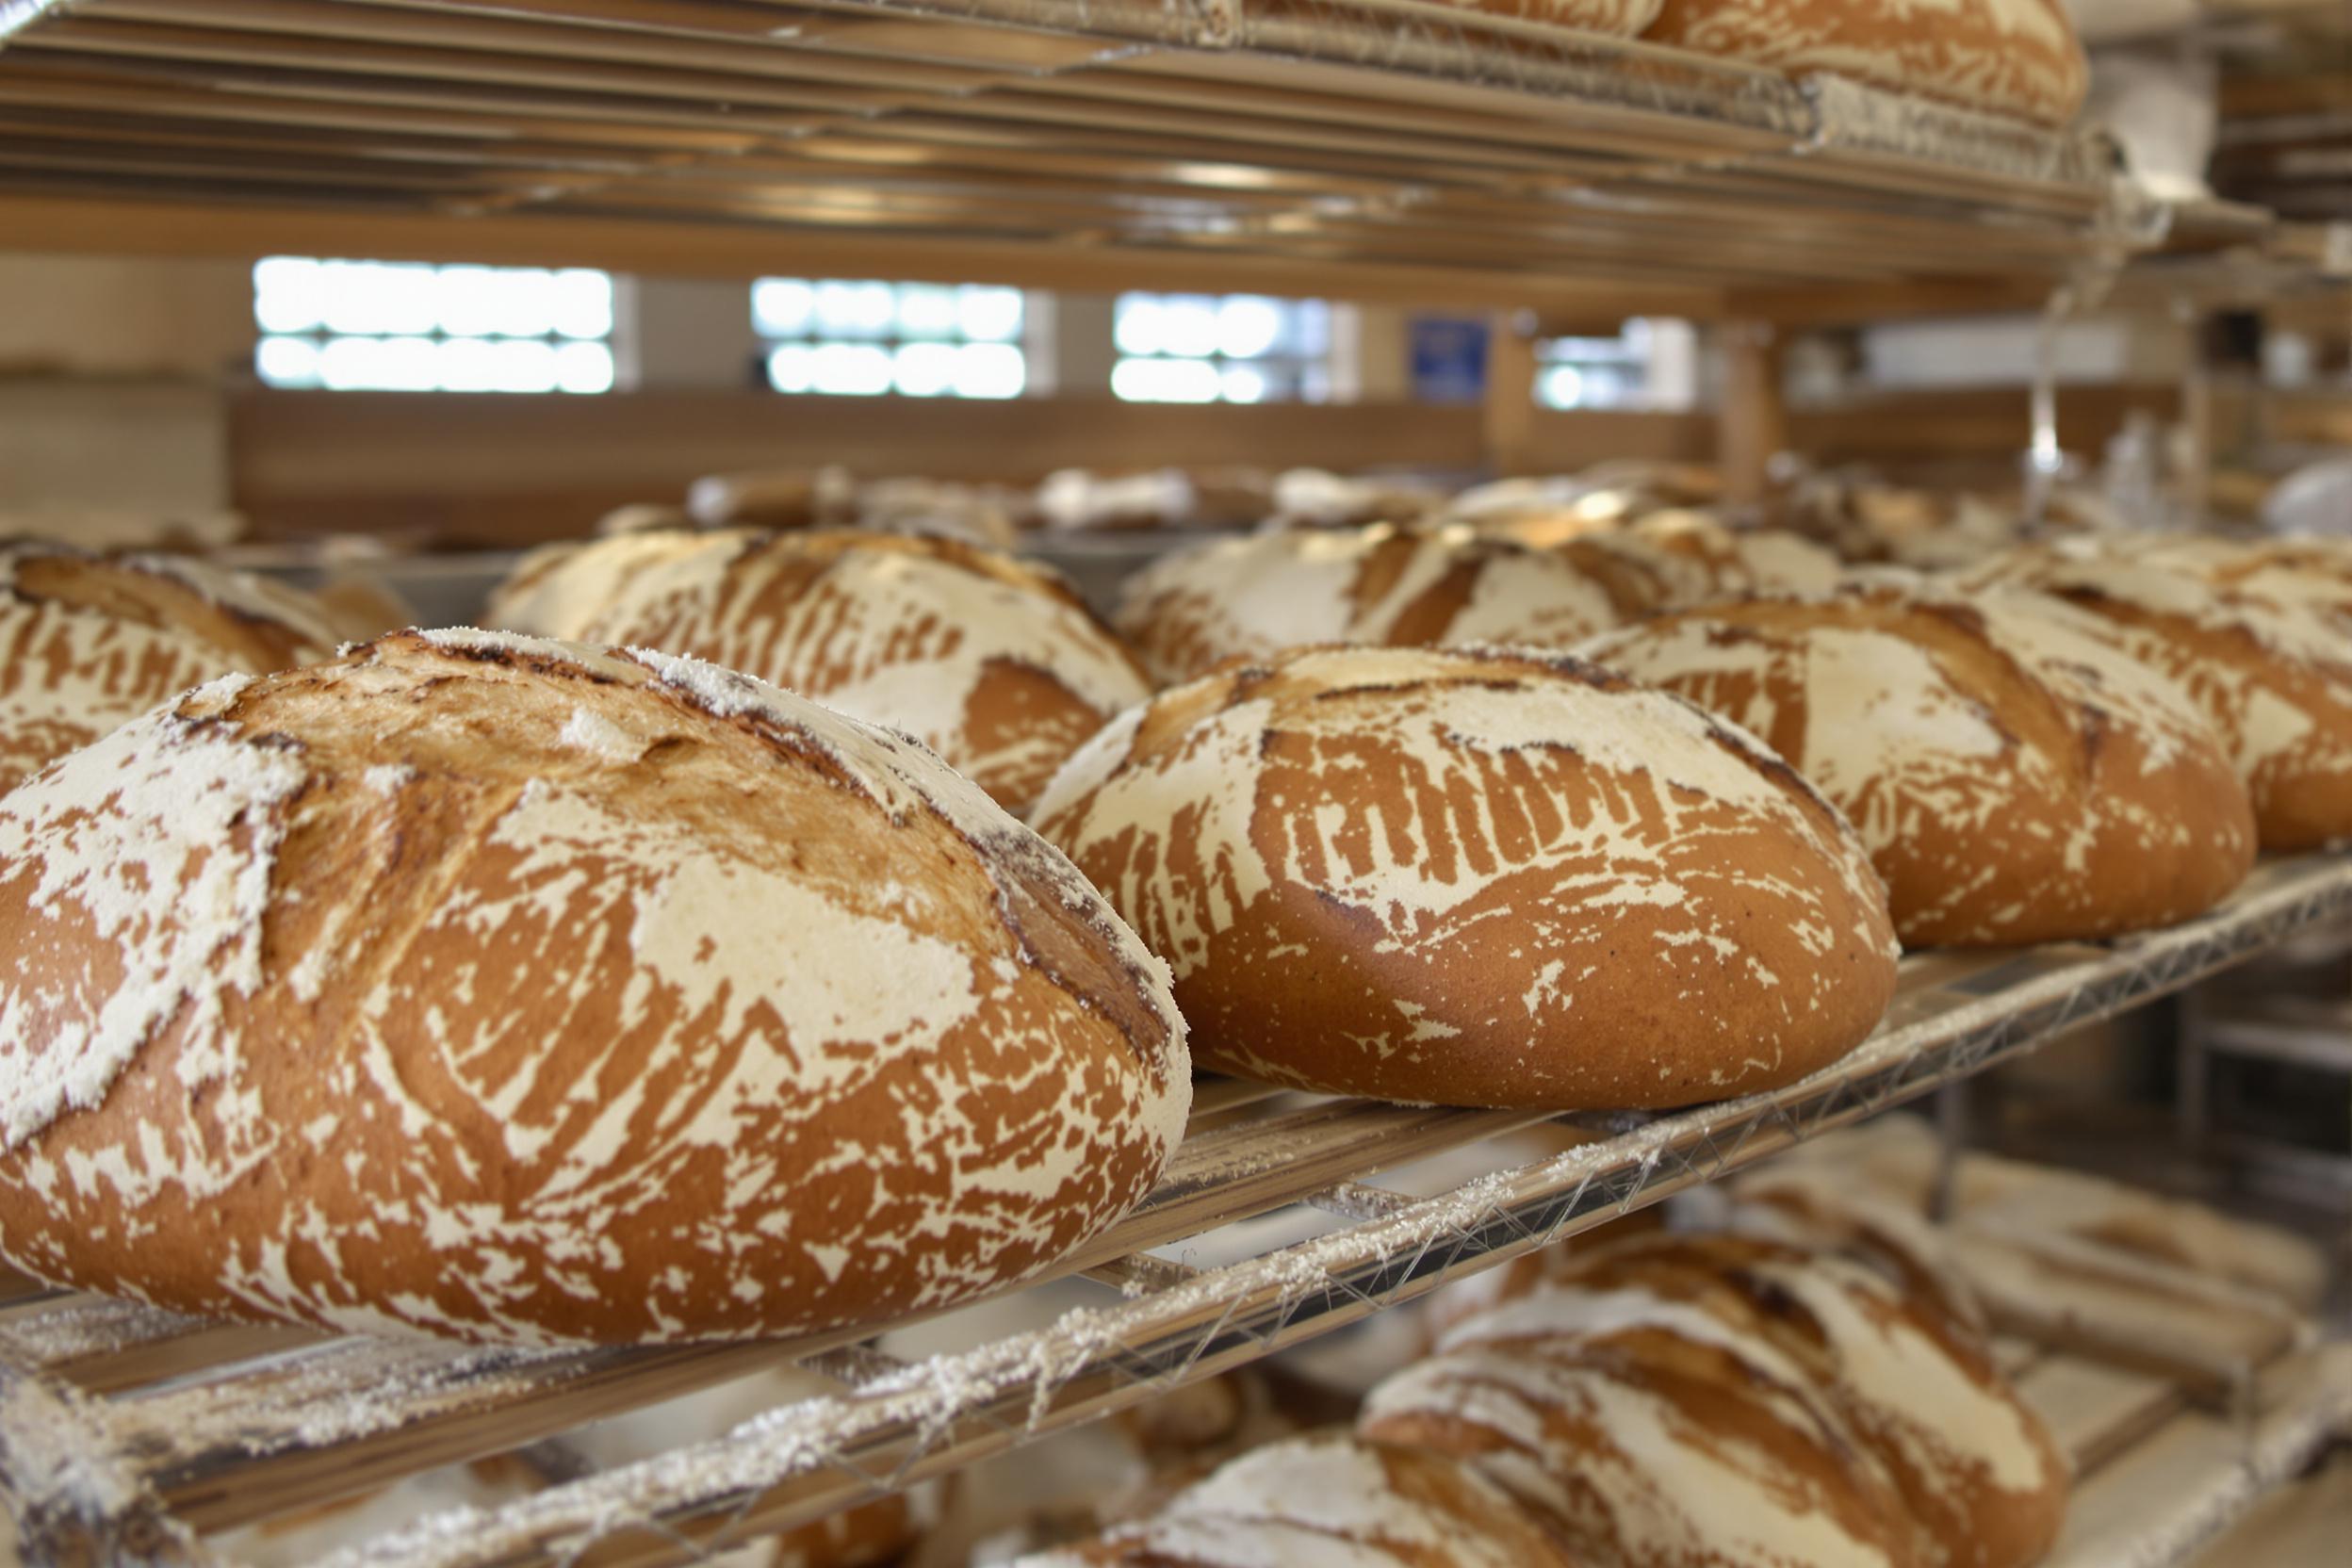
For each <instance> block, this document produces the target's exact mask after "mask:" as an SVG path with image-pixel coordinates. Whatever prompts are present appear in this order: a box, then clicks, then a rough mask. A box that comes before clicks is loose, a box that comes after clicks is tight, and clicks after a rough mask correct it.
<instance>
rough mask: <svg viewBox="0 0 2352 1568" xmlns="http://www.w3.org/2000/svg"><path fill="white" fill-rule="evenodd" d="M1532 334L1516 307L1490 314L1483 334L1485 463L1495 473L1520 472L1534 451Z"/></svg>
mask: <svg viewBox="0 0 2352 1568" xmlns="http://www.w3.org/2000/svg"><path fill="white" fill-rule="evenodd" d="M1535 344H1536V338H1535V334H1534V332H1533V331H1532V323H1531V322H1528V321H1527V320H1526V319H1523V317H1522V316H1521V314H1520V313H1519V312H1516V311H1505V312H1502V313H1500V314H1498V315H1496V316H1495V323H1494V325H1493V326H1492V327H1491V328H1489V329H1488V332H1487V337H1486V408H1485V421H1484V428H1485V437H1486V463H1487V466H1488V467H1489V468H1490V469H1492V470H1493V471H1494V472H1495V473H1496V474H1498V475H1501V474H1524V473H1527V472H1528V471H1529V467H1530V466H1531V465H1533V464H1534V462H1535V460H1536V453H1535V441H1534V433H1535V412H1536V403H1535V370H1536V363H1535Z"/></svg>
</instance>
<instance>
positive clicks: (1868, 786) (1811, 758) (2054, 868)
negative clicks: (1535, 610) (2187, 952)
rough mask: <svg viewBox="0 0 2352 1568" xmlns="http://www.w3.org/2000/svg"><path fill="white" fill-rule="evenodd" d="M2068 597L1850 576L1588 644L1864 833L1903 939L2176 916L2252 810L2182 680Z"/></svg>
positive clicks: (2246, 855)
mask: <svg viewBox="0 0 2352 1568" xmlns="http://www.w3.org/2000/svg"><path fill="white" fill-rule="evenodd" d="M1584 651H1585V652H1586V654H1587V655H1588V656H1589V657H1591V658H1593V659H1595V660H1597V661H1599V662H1602V663H1605V664H1609V665H1611V666H1612V667H1614V668H1618V669H1621V670H1623V671H1625V673H1626V674H1627V675H1629V676H1632V677H1633V678H1636V679H1641V680H1647V681H1651V682H1654V683H1656V684H1658V685H1660V686H1663V687H1665V688H1666V689H1667V690H1669V691H1673V692H1677V693H1679V694H1682V695H1684V696H1686V697H1689V698H1690V699H1691V700H1692V701H1693V702H1696V703H1698V704H1699V705H1700V706H1702V707H1704V708H1707V710H1709V711H1713V712H1716V713H1719V714H1721V715H1723V717H1724V718H1726V719H1729V720H1730V721H1732V722H1733V723H1735V724H1738V725H1740V726H1741V727H1744V728H1746V729H1748V730H1750V731H1752V732H1754V733H1755V734H1756V735H1757V736H1759V737H1760V738H1761V739H1762V740H1763V741H1764V742H1765V743H1766V744H1768V745H1771V746H1772V747H1773V748H1774V749H1775V750H1777V751H1779V752H1780V753H1781V754H1782V755H1783V756H1785V757H1787V758H1788V759H1789V761H1790V763H1791V764H1793V765H1794V766H1795V767H1796V769H1797V770H1798V771H1799V772H1800V773H1803V774H1804V775H1805V776H1806V777H1807V778H1809V779H1811V780H1812V782H1813V783H1814V784H1815V785H1816V786H1817V787H1818V788H1820V789H1821V792H1823V793H1824V794H1826V795H1827V796H1828V797H1829V798H1830V800H1831V801H1832V802H1833V803H1835V804H1836V805H1837V806H1838V808H1839V809H1841V810H1843V811H1844V812H1845V814H1846V816H1847V817H1848V818H1849V819H1850V820H1851V821H1852V822H1853V823H1854V825H1855V827H1856V828H1857V829H1858V830H1859V831H1860V832H1861V834H1862V837H1863V840H1864V841H1865V842H1866V843H1868V844H1869V845H1870V856H1871V859H1872V862H1873V863H1874V864H1875V865H1876V866H1877V868H1878V872H1879V874H1880V875H1881V876H1883V877H1884V878H1885V879H1886V881H1887V890H1888V895H1889V899H1890V902H1891V904H1892V906H1893V908H1894V914H1895V928H1896V931H1897V932H1898V933H1899V934H1900V935H1901V936H1902V938H1903V941H1904V942H1905V943H1907V944H1910V945H1914V946H1928V945H1937V944H1946V943H1975V944H1983V943H1992V944H2007V943H2023V942H2038V941H2057V940H2065V939H2086V938H2095V937H2105V936H2112V935H2115V934H2117V933H2120V932H2125V931H2132V930H2139V929H2144V928H2147V927H2149V926H2159V925H2168V924H2171V923H2175V922H2178V921H2180V920H2184V919H2187V918H2188V917H2189V916H2191V915H2194V914H2197V913H2198V912H2200V911H2201V910H2203V909H2206V908H2208V907H2211V906H2212V905H2213V903H2215V902H2216V901H2217V900H2219V899H2220V898H2221V897H2223V896H2224V895H2225V894H2227V893H2228V892H2229V890H2230V889H2232V888H2234V887H2236V886H2237V884H2238V883H2239V882H2240V881H2241V880H2242V879H2243V878H2244V877H2245V875H2246V872H2247V870H2248V869H2249V868H2250V867H2251V866H2252V864H2253V860H2254V823H2253V814H2252V808H2251V806H2250V805H2249V803H2248V802H2247V800H2246V792H2245V791H2244V790H2243V788H2241V787H2240V785H2239V783H2238V780H2237V777H2236V775H2235V771H2234V770H2233V769H2232V767H2231V766H2230V763H2229V758H2228V757H2227V755H2225V753H2224V752H2223V750H2222V747H2221V744H2220V741H2219V738H2218V737H2216V736H2214V735H2213V733H2212V732H2211V729H2210V727H2209V726H2208V725H2207V724H2206V723H2205V722H2204V721H2203V719H2202V718H2201V716H2200V715H2199V714H2197V712H2196V711H2194V710H2193V709H2192V708H2191V707H2190V706H2189V705H2188V703H2187V702H2186V701H2185V699H2184V698H2182V697H2181V696H2180V694H2176V693H2175V692H2174V691H2173V690H2172V689H2170V688H2169V687H2168V686H2167V685H2165V684H2164V682H2162V681H2159V680H2157V679H2155V678H2153V677H2151V676H2150V675H2148V672H2146V671H2145V670H2144V669H2142V668H2141V667H2140V666H2139V665H2137V664H2135V663H2133V662H2131V661H2130V660H2128V659H2125V658H2122V657H2120V656H2118V655H2117V654H2116V653H2115V652H2114V651H2113V650H2112V649H2111V648H2110V647H2108V646H2107V645H2105V644H2103V643H2102V642H2100V641H2099V637H2098V635H2096V634H2095V629H2090V628H2085V627H2084V626H2083V625H2082V617H2080V616H2078V615H2073V614H2071V613H2067V612H2066V609H2065V607H2063V606H2060V605H2053V604H2049V603H2046V602H2043V601H2037V600H2034V599H2031V598H2028V597H2025V596H2016V595H2010V596H1979V597H1977V598H1975V599H1966V598H1961V597H1955V596H1948V595H1942V594H1936V593H1927V592H1919V593H1911V592H1904V591H1901V590H1897V589H1893V588H1885V587H1875V588H1854V589H1849V590H1847V591H1845V592H1843V593H1840V594H1836V595H1830V596H1821V597H1777V596H1775V597H1751V598H1747V599H1741V600H1734V601H1726V602H1723V603H1719V604H1715V605H1711V606H1707V607H1706V608H1703V609H1699V610H1694V611H1689V612H1684V613H1670V614H1666V615H1661V616H1658V617H1656V618H1654V619H1651V620H1649V621H1645V622H1643V623H1642V624H1641V625H1639V626H1634V627H1629V628H1626V629H1623V630H1620V631H1617V632H1613V633H1609V634H1606V635H1604V636H1602V637H1601V638H1599V639H1597V640H1595V641H1594V642H1593V643H1591V644H1588V645H1586V647H1585V649H1584Z"/></svg>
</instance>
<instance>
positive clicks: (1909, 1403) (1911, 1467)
mask: <svg viewBox="0 0 2352 1568" xmlns="http://www.w3.org/2000/svg"><path fill="white" fill-rule="evenodd" d="M1637 1293H1638V1294H1640V1295H1642V1296H1646V1297H1649V1298H1652V1299H1656V1300H1658V1301H1661V1302H1673V1303H1679V1304H1683V1305H1687V1306H1691V1307H1696V1308H1698V1309H1699V1310H1701V1311H1703V1312H1705V1313H1707V1315H1709V1316H1711V1317H1713V1318H1715V1319H1717V1320H1719V1321H1720V1322H1722V1323H1723V1325H1724V1326H1725V1327H1727V1328H1729V1329H1731V1330H1733V1331H1737V1332H1739V1333H1740V1334H1743V1335H1750V1336H1754V1337H1756V1338H1757V1339H1760V1340H1762V1341H1766V1342H1769V1343H1770V1344H1772V1346H1773V1347H1775V1348H1777V1349H1778V1350H1780V1351H1781V1352H1782V1353H1784V1354H1785V1355H1787V1356H1788V1357H1789V1359H1790V1360H1791V1361H1792V1362H1793V1363H1795V1364H1797V1365H1799V1366H1801V1367H1803V1368H1804V1369H1805V1372H1806V1373H1807V1374H1808V1375H1809V1377H1810V1378H1811V1380H1813V1382H1814V1383H1815V1385H1816V1386H1818V1387H1819V1388H1821V1389H1822V1390H1823V1391H1825V1392H1826V1394H1827V1395H1828V1396H1829V1397H1830V1399H1831V1402H1832V1403H1833V1404H1834V1405H1835V1407H1836V1409H1837V1411H1838V1414H1839V1415H1840V1416H1841V1417H1842V1418H1843V1420H1844V1421H1845V1422H1846V1423H1847V1424H1848V1425H1849V1426H1850V1428H1851V1429H1852V1430H1853V1432H1854V1435H1855V1436H1856V1437H1857V1438H1858V1440H1859V1441H1860V1443H1861V1444H1862V1445H1863V1446H1865V1447H1866V1448H1867V1449H1869V1450H1870V1453H1871V1454H1872V1455H1873V1456H1874V1457H1875V1459H1876V1460H1877V1462H1879V1463H1880V1464H1882V1465H1884V1466H1885V1468H1886V1471H1887V1475H1888V1476H1889V1477H1890V1478H1891V1479H1892V1480H1893V1483H1894V1487H1895V1490H1896V1492H1897V1494H1898V1495H1900V1496H1901V1498H1902V1501H1903V1508H1904V1509H1905V1510H1906V1511H1907V1512H1908V1513H1909V1515H1910V1516H1911V1517H1912V1518H1913V1519H1915V1520H1917V1521H1918V1523H1919V1525H1920V1527H1922V1529H1923V1532H1924V1537H1925V1545H1924V1548H1923V1552H1922V1555H1923V1557H1924V1558H1925V1560H1928V1561H1930V1562H1934V1563H1938V1564H1942V1565H1945V1568H2025V1565H2026V1564H2029V1563H2032V1562H2034V1561H2037V1560H2040V1558H2041V1557H2042V1555H2043V1554H2044V1553H2045V1552H2046V1551H2048V1550H2049V1548H2050V1544H2051V1542H2052V1541H2054V1540H2055V1539H2056V1537H2057V1533H2058V1529H2059V1527H2060V1525H2061V1524H2063V1523H2064V1521H2065V1517H2066V1498H2067V1494H2068V1491H2069V1483H2068V1469H2069V1467H2068V1462H2067V1460H2066V1455H2065V1454H2064V1453H2063V1452H2062V1451H2061V1450H2060V1448H2059V1447H2058V1445H2057V1442H2056V1440H2055V1439H2054V1438H2053V1437H2052V1436H2051V1434H2050V1429H2049V1428H2048V1427H2047V1426H2046V1425H2045V1424H2044V1423H2043V1422H2042V1420H2041V1418H2040V1417H2039V1416H2038V1415H2037V1414H2035V1413H2034V1410H2033V1408H2032V1407H2031V1406H2030V1405H2028V1404H2027V1403H2026V1402H2025V1401H2024V1400H2023V1399H2021V1398H2019V1397H2017V1394H2016V1393H2015V1391H2013V1390H2012V1389H2011V1388H2010V1387H2009V1384H2008V1380H2007V1379H2006V1378H2005V1377H2003V1376H2002V1374H2001V1370H2000V1368H1999V1366H1998V1365H1997V1364H1995V1362H1994V1360H1993V1355H1992V1350H1991V1348H1990V1347H1989V1346H1988V1345H1987V1344H1986V1343H1985V1340H1984V1339H1983V1337H1982V1336H1981V1335H1979V1334H1978V1333H1976V1332H1975V1331H1973V1330H1971V1329H1969V1328H1968V1326H1967V1325H1966V1324H1964V1323H1962V1322H1961V1321H1960V1320H1959V1319H1957V1318H1955V1317H1953V1316H1952V1315H1949V1314H1947V1313H1946V1312H1945V1311H1944V1310H1943V1309H1942V1308H1941V1307H1940V1306H1939V1305H1938V1304H1937V1302H1936V1299H1934V1298H1933V1297H1929V1296H1921V1295H1915V1294H1911V1293H1907V1292H1904V1291H1903V1290H1900V1289H1897V1288H1895V1287H1893V1286H1892V1285H1890V1284H1889V1283H1888V1282H1887V1281H1886V1280H1885V1279H1884V1278H1883V1277H1882V1276H1878V1275H1875V1274H1872V1273H1870V1272H1869V1271H1868V1270H1866V1269H1864V1268H1862V1267H1861V1266H1858V1265H1856V1264H1854V1263H1851V1262H1848V1261H1846V1260H1844V1259H1841V1258H1838V1257H1836V1256H1833V1255H1829V1254H1824V1253H1819V1252H1815V1251H1811V1250H1805V1249H1801V1248H1795V1247H1789V1246H1785V1245H1781V1244H1778V1243H1774V1242H1770V1241H1762V1240H1756V1239H1754V1238H1751V1237H1746V1236H1735V1235H1723V1234H1713V1235H1658V1236H1648V1237H1642V1238H1638V1239H1634V1240H1630V1241H1626V1242H1621V1243H1619V1244H1617V1245H1614V1246H1611V1247H1608V1248H1603V1249H1600V1250H1593V1251H1580V1252H1577V1253H1575V1254H1574V1255H1565V1254H1563V1255H1560V1257H1559V1258H1558V1260H1557V1261H1556V1262H1554V1263H1552V1264H1551V1265H1550V1266H1548V1267H1547V1268H1545V1269H1544V1271H1543V1272H1542V1273H1541V1275H1540V1276H1539V1277H1538V1278H1535V1279H1532V1280H1529V1281H1528V1282H1526V1283H1524V1284H1523V1285H1522V1286H1521V1287H1520V1288H1519V1290H1518V1291H1517V1292H1516V1293H1515V1295H1516V1297H1517V1298H1518V1299H1525V1298H1527V1297H1528V1296H1532V1295H1539V1294H1540V1295H1543V1296H1545V1297H1547V1298H1550V1299H1555V1300H1558V1301H1560V1302H1562V1303H1566V1302H1571V1301H1574V1302H1577V1303H1579V1304H1580V1305H1581V1306H1582V1307H1584V1308H1585V1309H1586V1310H1587V1312H1588V1313H1592V1312H1593V1310H1594V1309H1597V1310H1598V1311H1601V1312H1607V1311H1613V1310H1615V1308H1616V1305H1617V1303H1620V1302H1622V1301H1624V1300H1625V1299H1628V1298H1629V1297H1631V1296H1632V1295H1634V1294H1637ZM1504 1299H1505V1300H1509V1299H1512V1298H1511V1295H1509V1294H1507V1295H1506V1296H1505V1297H1504ZM1575 1316H1576V1314H1573V1313H1565V1312H1563V1313H1561V1314H1560V1320H1562V1321H1569V1320H1573V1318H1574V1317H1575Z"/></svg>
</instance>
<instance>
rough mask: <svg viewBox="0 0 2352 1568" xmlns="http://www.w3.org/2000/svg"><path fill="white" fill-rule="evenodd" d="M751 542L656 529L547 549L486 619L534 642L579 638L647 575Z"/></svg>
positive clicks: (529, 559)
mask: <svg viewBox="0 0 2352 1568" xmlns="http://www.w3.org/2000/svg"><path fill="white" fill-rule="evenodd" d="M748 537H750V535H749V534H748V533H746V532H744V531H740V530H738V531H717V532H708V533H706V532H703V531H699V530H696V529H692V528H650V529H640V530H632V531H628V532H623V533H613V534H610V535H608V536H606V537H604V538H601V539H580V540H566V541H564V543H562V544H559V545H542V546H540V547H538V548H537V549H535V550H532V551H531V553H530V554H528V555H526V556H524V557H523V558H522V560H520V561H518V562H516V563H515V569H514V570H513V571H511V572H509V573H508V574H507V576H506V580H505V581H503V582H501V583H499V584H498V586H497V587H496V588H494V589H492V590H491V591H490V599H489V602H488V604H486V605H485V606H484V607H483V609H482V619H483V620H484V621H485V622H487V623H488V624H489V625H491V626H493V627H496V628H498V629H499V630H502V631H519V632H522V633H523V634H525V635H526V636H531V637H557V638H578V637H580V636H581V635H582V634H584V633H585V632H586V631H587V629H588V628H589V626H590V624H591V623H593V622H594V621H595V620H596V617H597V616H598V615H601V614H603V613H605V611H606V610H608V609H610V608H611V607H612V604H613V600H614V599H616V598H618V597H619V596H620V595H621V591H622V590H623V589H625V588H627V587H628V586H629V584H630V583H631V582H633V581H635V580H637V578H638V576H639V575H640V574H642V573H644V572H645V571H648V570H650V569H651V568H653V567H655V566H659V565H662V564H665V563H667V562H671V561H676V560H678V559H680V558H682V557H685V556H690V555H694V554H698V553H700V552H702V551H704V550H711V551H719V552H724V551H726V550H727V549H729V548H733V547H740V546H741V542H742V541H743V540H744V539H746V538H748Z"/></svg>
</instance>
